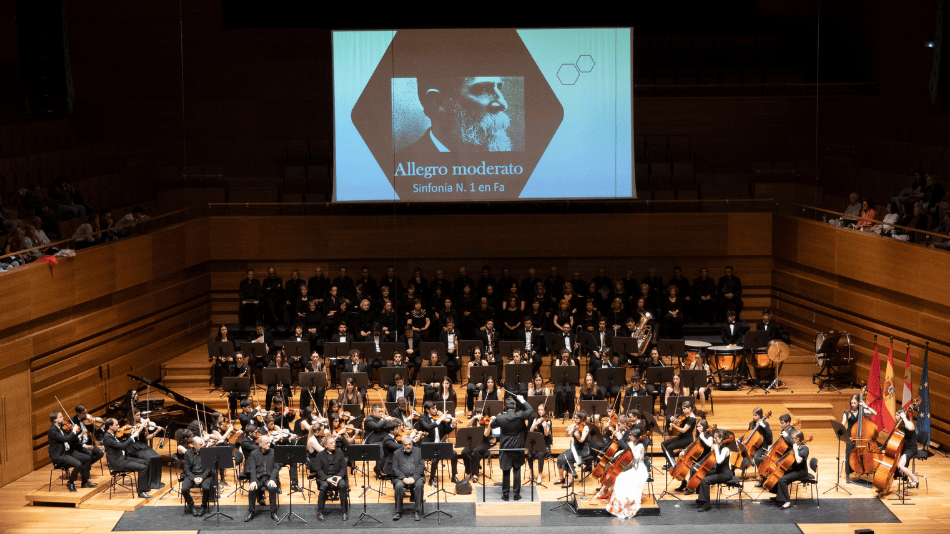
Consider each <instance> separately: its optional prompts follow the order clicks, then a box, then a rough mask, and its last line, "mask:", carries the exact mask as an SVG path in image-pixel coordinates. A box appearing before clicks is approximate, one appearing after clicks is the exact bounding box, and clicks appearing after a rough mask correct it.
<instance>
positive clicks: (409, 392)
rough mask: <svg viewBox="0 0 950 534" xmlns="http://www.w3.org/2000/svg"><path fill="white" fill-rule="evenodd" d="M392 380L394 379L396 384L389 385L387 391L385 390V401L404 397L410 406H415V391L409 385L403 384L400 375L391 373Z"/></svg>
mask: <svg viewBox="0 0 950 534" xmlns="http://www.w3.org/2000/svg"><path fill="white" fill-rule="evenodd" d="M393 380H395V382H396V385H395V386H389V391H387V392H386V402H398V399H399V398H400V397H405V398H406V401H407V402H409V405H410V406H415V404H416V393H415V391H413V389H412V388H411V387H409V386H406V385H405V380H403V378H402V375H400V374H396V375H393Z"/></svg>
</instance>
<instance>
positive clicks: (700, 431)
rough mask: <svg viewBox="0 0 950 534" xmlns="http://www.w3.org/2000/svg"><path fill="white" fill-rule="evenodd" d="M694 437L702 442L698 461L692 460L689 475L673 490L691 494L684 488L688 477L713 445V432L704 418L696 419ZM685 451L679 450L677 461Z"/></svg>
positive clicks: (691, 475) (689, 477) (691, 476)
mask: <svg viewBox="0 0 950 534" xmlns="http://www.w3.org/2000/svg"><path fill="white" fill-rule="evenodd" d="M696 439H698V440H699V442H700V443H701V444H702V447H703V450H702V452H701V453H699V456H698V458H699V461H698V462H694V463H693V465H692V466H690V469H689V476H687V477H686V478H684V479H683V482H682V483H681V484H680V485H679V487H678V488H676V490H675V491H683V490H686V494H687V495H692V494H693V492H692V491H691V490H688V489H687V488H686V486H687V485H688V484H689V479H691V478H693V473H695V472H696V468H697V467H698V464H701V463H702V461H703V460H704V459H705V458H706V455H707V454H709V451H710V450H711V449H712V446H713V432H712V431H710V430H709V423H708V422H707V421H706V420H705V419H700V420H699V421H696ZM685 453H686V449H683V450H681V451H680V453H679V454H678V455H677V461H679V458H681V457H682V456H683V454H685Z"/></svg>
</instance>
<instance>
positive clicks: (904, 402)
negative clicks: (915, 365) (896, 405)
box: [901, 343, 914, 408]
mask: <svg viewBox="0 0 950 534" xmlns="http://www.w3.org/2000/svg"><path fill="white" fill-rule="evenodd" d="M913 390H914V386H913V384H912V383H911V380H910V343H908V344H907V363H905V364H904V393H903V394H902V395H901V406H903V407H904V408H907V407H908V406H910V405H911V403H913V402H914V394H913V393H911V392H912V391H913Z"/></svg>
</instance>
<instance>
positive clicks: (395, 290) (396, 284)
mask: <svg viewBox="0 0 950 534" xmlns="http://www.w3.org/2000/svg"><path fill="white" fill-rule="evenodd" d="M410 283H412V281H411V280H410ZM384 287H385V288H387V289H389V293H390V294H392V295H398V294H400V293H402V280H400V279H399V277H398V276H396V268H395V267H392V266H390V267H386V276H384V277H383V278H382V280H380V281H379V289H380V291H382V289H383V288H384ZM416 289H417V290H418V289H423V286H420V285H419V284H416Z"/></svg>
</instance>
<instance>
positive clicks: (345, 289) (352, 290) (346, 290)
mask: <svg viewBox="0 0 950 534" xmlns="http://www.w3.org/2000/svg"><path fill="white" fill-rule="evenodd" d="M330 285H331V286H332V287H336V288H337V289H338V290H339V291H340V296H341V297H343V298H344V299H346V300H348V301H349V302H350V304H355V299H356V284H355V283H354V282H353V279H352V278H350V277H349V276H347V274H346V267H340V276H337V277H336V278H334V279H333V280H332V281H330Z"/></svg>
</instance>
